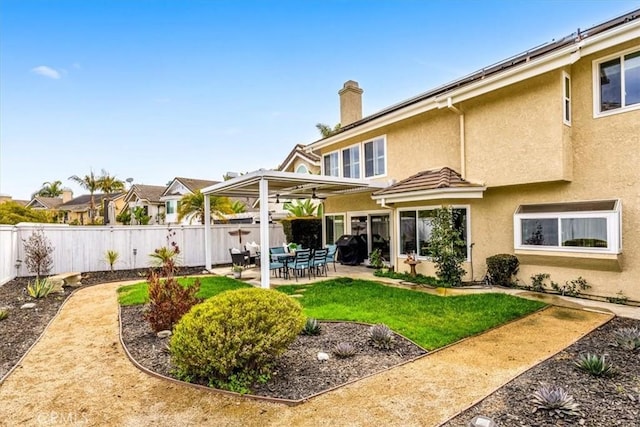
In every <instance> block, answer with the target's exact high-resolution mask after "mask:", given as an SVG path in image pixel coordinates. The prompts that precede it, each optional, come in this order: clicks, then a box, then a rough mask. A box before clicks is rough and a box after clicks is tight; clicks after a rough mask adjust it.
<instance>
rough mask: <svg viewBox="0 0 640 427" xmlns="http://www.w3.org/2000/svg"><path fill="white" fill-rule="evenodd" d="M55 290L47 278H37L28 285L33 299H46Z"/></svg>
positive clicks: (28, 291) (28, 290)
mask: <svg viewBox="0 0 640 427" xmlns="http://www.w3.org/2000/svg"><path fill="white" fill-rule="evenodd" d="M52 290H53V283H51V282H50V281H49V280H47V279H46V278H43V279H40V278H36V279H35V280H34V281H33V282H31V283H29V284H28V285H27V293H28V294H29V296H30V297H31V298H44V297H46V296H47V295H49V293H50V292H51V291H52Z"/></svg>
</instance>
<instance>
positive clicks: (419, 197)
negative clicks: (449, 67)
mask: <svg viewBox="0 0 640 427" xmlns="http://www.w3.org/2000/svg"><path fill="white" fill-rule="evenodd" d="M639 18H640V10H636V11H634V12H631V13H628V14H625V15H624V16H620V17H618V18H616V19H613V20H610V21H607V22H604V23H602V24H600V25H597V26H595V27H592V28H589V29H587V30H581V31H579V32H576V33H574V34H571V35H569V36H567V37H564V38H561V39H559V40H557V41H553V42H551V43H548V44H546V45H543V46H540V47H537V48H534V49H531V50H529V51H526V52H524V53H522V54H519V55H516V56H514V57H512V58H509V59H507V60H505V61H502V62H500V63H497V64H493V65H489V66H487V67H485V68H483V69H481V70H479V71H477V72H475V73H472V74H470V75H468V76H465V77H462V78H460V79H458V80H455V81H453V82H451V83H448V84H445V85H442V86H439V87H437V88H434V89H432V90H429V91H427V92H425V93H422V94H419V95H417V96H415V97H413V98H411V99H408V100H405V101H402V102H400V103H397V104H394V105H392V106H390V107H388V108H386V109H384V110H381V111H378V112H376V113H374V114H371V115H368V116H366V117H363V116H362V93H363V90H362V89H361V88H360V87H359V85H358V83H356V82H355V81H351V80H350V81H347V82H346V83H345V84H344V87H343V88H342V89H341V90H340V91H339V96H340V113H341V128H340V130H339V131H338V132H337V133H336V134H334V135H331V136H329V137H327V138H323V139H321V140H318V141H316V142H313V143H311V144H309V145H307V146H305V147H304V150H305V151H307V152H310V153H314V154H316V155H318V156H320V158H321V162H320V163H321V175H320V176H315V175H309V177H308V178H307V179H306V182H305V180H304V179H303V178H301V175H300V174H296V173H290V172H280V171H276V172H271V171H257V172H256V173H252V174H249V175H248V176H243V177H238V178H236V179H234V180H231V181H229V182H225V183H220V184H217V185H214V186H211V187H209V188H206V189H204V190H203V192H204V193H205V194H214V195H215V194H217V195H228V196H234V195H257V194H259V195H260V197H261V199H262V198H264V197H270V198H272V197H273V196H274V195H276V196H277V195H278V194H279V195H282V194H283V193H287V194H294V195H300V194H304V195H309V194H311V197H312V198H315V197H316V196H319V195H321V194H322V195H323V196H324V197H322V198H325V197H326V199H325V200H324V212H325V215H324V240H325V243H332V242H334V241H335V239H336V238H337V237H339V236H340V235H342V234H360V235H363V237H364V238H365V240H366V241H367V244H368V248H367V249H368V251H369V252H370V251H371V250H372V249H373V248H381V249H383V256H384V257H385V258H387V259H388V260H390V261H391V263H392V264H393V265H394V266H395V267H396V268H397V269H399V270H402V269H408V267H407V265H406V264H404V261H405V259H406V257H407V253H411V254H414V253H415V254H416V256H417V257H418V259H419V260H421V261H422V262H421V264H419V265H418V271H419V272H422V273H424V274H434V265H433V264H432V263H431V262H430V260H429V257H428V253H429V240H430V235H431V229H432V228H431V227H432V217H433V212H434V210H435V209H437V208H439V207H441V206H452V207H453V209H454V210H455V213H456V222H455V224H456V227H458V228H459V230H460V231H461V233H462V236H463V239H464V241H465V245H466V262H465V263H464V265H463V267H464V268H465V270H466V272H467V275H466V277H465V279H466V280H471V279H474V280H479V279H481V278H482V277H483V276H484V274H485V272H486V258H487V257H489V256H492V255H495V254H499V253H510V254H515V255H516V256H517V257H518V258H519V260H520V264H521V265H520V272H519V274H518V278H519V279H520V280H521V281H522V282H525V283H526V284H529V283H530V277H531V276H532V275H534V274H539V273H547V274H550V276H551V280H553V281H555V282H558V283H560V284H564V283H565V282H566V281H570V280H574V279H577V278H578V277H580V276H581V277H583V278H584V279H586V280H587V282H588V283H589V284H590V285H591V286H592V288H591V289H589V293H591V294H595V295H599V296H602V297H616V296H620V295H623V296H624V297H627V298H629V299H631V300H635V301H640V286H638V279H637V278H638V277H640V240H639V239H640V238H639V237H638V232H637V230H638V228H639V227H640V196H639V195H640V182H639V181H640V180H639V179H640V173H639V172H638V165H640V19H639ZM318 198H320V197H318ZM266 214H267V212H266V210H265V212H262V211H261V216H266ZM261 232H262V235H263V236H264V238H268V230H266V229H265V230H262V231H261ZM205 240H206V239H205ZM623 243H624V245H623ZM207 250H208V249H207V247H206V245H205V252H207ZM207 256H208V255H207V253H205V258H206V259H207V262H208V260H209V258H208V257H207ZM266 273H268V271H267V272H265V274H266ZM262 285H263V286H268V280H263V283H262Z"/></svg>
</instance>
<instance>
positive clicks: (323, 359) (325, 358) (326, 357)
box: [318, 351, 329, 362]
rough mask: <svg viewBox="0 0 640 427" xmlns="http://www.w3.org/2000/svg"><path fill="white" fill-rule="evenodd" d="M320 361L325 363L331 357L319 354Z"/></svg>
mask: <svg viewBox="0 0 640 427" xmlns="http://www.w3.org/2000/svg"><path fill="white" fill-rule="evenodd" d="M318 360H319V361H321V362H324V361H325V360H329V355H328V354H327V353H323V352H322V351H320V352H318Z"/></svg>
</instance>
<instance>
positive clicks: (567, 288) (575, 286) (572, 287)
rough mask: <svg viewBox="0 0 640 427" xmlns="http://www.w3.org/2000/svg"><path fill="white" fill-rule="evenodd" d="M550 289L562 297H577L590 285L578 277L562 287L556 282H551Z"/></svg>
mask: <svg viewBox="0 0 640 427" xmlns="http://www.w3.org/2000/svg"><path fill="white" fill-rule="evenodd" d="M547 276H548V275H547ZM551 287H552V288H553V290H555V291H557V292H560V293H561V294H562V295H569V296H572V297H577V296H578V295H580V294H581V293H582V291H585V290H587V289H589V288H590V287H591V285H589V284H588V283H587V280H586V279H584V278H583V277H582V276H580V277H578V278H577V279H574V280H570V281H567V282H565V284H564V285H563V286H560V285H558V284H557V283H556V282H554V281H552V282H551Z"/></svg>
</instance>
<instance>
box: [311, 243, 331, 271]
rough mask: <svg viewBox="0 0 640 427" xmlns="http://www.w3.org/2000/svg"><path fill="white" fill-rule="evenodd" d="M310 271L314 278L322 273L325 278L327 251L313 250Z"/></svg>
mask: <svg viewBox="0 0 640 427" xmlns="http://www.w3.org/2000/svg"><path fill="white" fill-rule="evenodd" d="M311 269H312V270H313V275H314V276H315V277H317V276H318V275H320V274H322V272H323V271H324V275H325V276H327V249H316V250H315V252H314V253H313V258H312V259H311Z"/></svg>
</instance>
